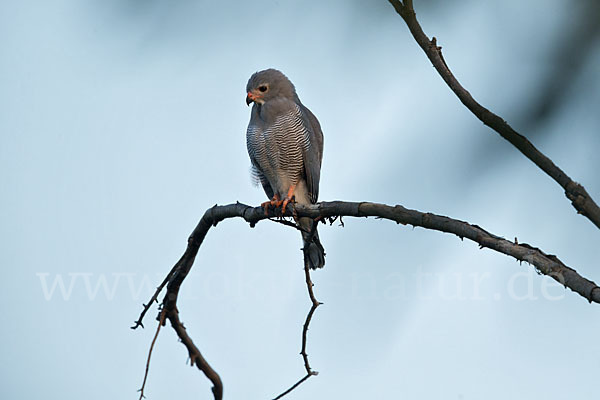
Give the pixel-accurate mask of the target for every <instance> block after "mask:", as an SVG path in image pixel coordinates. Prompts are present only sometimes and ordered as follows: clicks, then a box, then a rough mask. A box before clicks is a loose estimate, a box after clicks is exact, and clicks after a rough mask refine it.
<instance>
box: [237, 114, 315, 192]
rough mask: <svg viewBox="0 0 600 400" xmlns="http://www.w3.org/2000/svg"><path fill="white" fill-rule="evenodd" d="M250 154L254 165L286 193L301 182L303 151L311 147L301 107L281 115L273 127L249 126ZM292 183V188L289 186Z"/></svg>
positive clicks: (270, 181) (247, 133)
mask: <svg viewBox="0 0 600 400" xmlns="http://www.w3.org/2000/svg"><path fill="white" fill-rule="evenodd" d="M246 141H247V146H248V153H250V158H251V159H252V160H253V164H255V165H254V166H255V167H256V168H258V170H259V171H260V172H261V173H262V174H263V175H264V176H265V177H266V178H267V180H268V181H269V183H270V184H271V186H272V187H273V189H274V190H275V192H280V193H281V194H282V195H283V194H284V193H282V192H286V191H287V190H288V189H289V185H295V184H297V183H298V181H299V179H300V178H301V176H302V173H303V169H304V162H303V158H302V150H303V149H305V150H306V149H308V147H309V136H308V131H307V130H306V128H305V127H304V123H303V120H302V115H301V111H300V108H299V107H297V106H296V108H295V109H293V110H290V112H288V113H286V114H283V115H281V116H279V117H278V118H277V119H276V120H275V121H274V122H273V123H272V124H271V125H270V126H267V127H266V128H261V127H259V126H257V125H250V126H248V130H247V132H246ZM285 186H288V187H285Z"/></svg>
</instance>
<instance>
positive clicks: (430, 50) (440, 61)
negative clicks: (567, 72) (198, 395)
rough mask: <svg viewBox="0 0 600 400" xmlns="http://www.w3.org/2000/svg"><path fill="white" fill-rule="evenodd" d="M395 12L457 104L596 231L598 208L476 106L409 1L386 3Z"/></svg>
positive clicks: (493, 116)
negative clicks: (559, 191)
mask: <svg viewBox="0 0 600 400" xmlns="http://www.w3.org/2000/svg"><path fill="white" fill-rule="evenodd" d="M388 1H389V2H390V3H391V5H392V6H393V7H394V9H395V10H396V12H397V13H398V14H400V16H401V17H402V19H403V20H404V22H405V23H406V25H407V26H408V29H409V30H410V33H411V34H412V35H413V37H414V38H415V40H416V42H417V43H418V44H419V46H420V47H421V49H423V51H424V52H425V54H426V55H427V57H428V58H429V61H431V63H432V64H433V66H434V67H435V69H436V70H437V72H438V73H439V74H440V76H441V77H442V79H443V80H444V82H446V84H447V85H448V86H449V87H450V89H451V90H452V91H453V92H454V93H455V94H456V96H457V97H458V98H459V100H460V101H461V102H462V103H463V104H464V105H465V106H466V107H467V108H468V109H469V110H470V111H471V112H472V113H473V114H474V115H475V116H476V117H477V118H478V119H479V120H480V121H481V122H483V123H484V124H485V125H487V126H489V127H490V128H492V129H493V130H495V131H496V132H498V133H499V134H500V136H502V137H503V138H504V139H506V140H507V141H508V142H510V143H511V144H512V145H513V146H515V147H516V148H517V149H518V150H519V151H520V152H521V153H522V154H523V155H524V156H525V157H527V158H529V159H530V160H531V161H533V163H535V165H537V166H538V167H539V168H540V169H541V170H542V171H544V172H545V173H546V174H547V175H548V176H550V177H551V178H552V179H554V181H556V182H557V183H558V184H559V185H560V186H561V187H562V188H563V189H564V191H565V196H566V197H567V198H568V199H569V200H571V204H573V207H575V209H576V210H577V213H578V214H582V215H583V216H585V217H587V218H588V219H589V220H590V221H592V223H593V224H594V225H596V227H598V228H600V207H598V205H597V204H596V202H595V201H594V200H593V199H592V197H591V196H590V195H589V194H588V192H587V191H586V190H585V188H584V187H583V186H582V185H580V184H579V183H577V182H575V181H573V180H572V179H571V178H570V177H569V175H567V174H566V173H565V172H564V171H563V170H562V169H560V168H559V167H558V166H557V165H556V164H554V162H553V161H552V160H551V159H550V158H548V157H547V156H546V155H544V154H543V153H542V152H541V151H539V150H538V149H537V148H536V147H535V146H534V145H533V144H532V143H531V142H530V141H529V140H527V138H526V137H524V136H523V135H521V134H519V133H518V132H517V131H515V130H514V129H513V128H512V127H511V126H510V125H509V124H508V123H507V122H506V121H505V120H504V119H502V118H501V117H499V116H498V115H496V114H494V113H493V112H491V111H490V110H488V109H487V108H485V107H483V106H482V105H481V104H479V103H478V102H477V101H476V100H475V99H474V98H473V96H471V94H470V93H469V92H468V91H467V90H466V89H465V88H464V87H463V86H462V85H461V84H460V83H459V82H458V80H457V79H456V77H455V76H454V74H453V73H452V71H450V69H449V68H448V65H447V64H446V61H445V60H444V57H443V56H442V48H441V47H439V46H438V45H437V41H436V39H435V38H433V39H431V40H430V39H429V37H428V36H427V35H426V34H425V32H423V29H422V28H421V25H420V24H419V22H418V21H417V17H416V14H415V10H414V8H413V5H412V1H410V0H405V1H404V2H401V1H400V0H388Z"/></svg>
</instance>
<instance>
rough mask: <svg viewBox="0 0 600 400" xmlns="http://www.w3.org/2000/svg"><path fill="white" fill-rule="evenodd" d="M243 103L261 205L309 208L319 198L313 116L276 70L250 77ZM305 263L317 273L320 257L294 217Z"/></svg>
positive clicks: (319, 148)
mask: <svg viewBox="0 0 600 400" xmlns="http://www.w3.org/2000/svg"><path fill="white" fill-rule="evenodd" d="M246 93H247V95H246V104H248V105H250V103H254V105H253V106H252V113H251V116H250V123H249V124H248V130H247V131H246V144H247V146H248V154H249V155H250V161H251V163H252V175H253V177H254V178H255V180H256V182H257V183H258V182H260V183H261V184H262V187H263V189H264V190H265V193H266V194H267V196H268V197H269V199H271V200H270V201H268V202H265V203H263V204H262V206H263V207H265V211H266V210H267V209H268V207H269V206H271V207H279V206H282V212H285V208H286V207H287V205H288V203H289V202H290V201H296V202H297V203H299V204H314V203H316V202H317V197H318V195H319V178H320V176H321V160H322V158H323V133H322V132H321V126H320V125H319V121H318V120H317V118H316V117H315V116H314V114H313V113H312V112H311V111H310V110H309V109H308V108H306V107H305V106H304V105H303V104H302V102H300V99H299V98H298V95H297V94H296V89H295V88H294V85H293V84H292V82H290V80H289V79H288V78H287V77H286V76H285V75H284V74H283V73H281V72H280V71H278V70H276V69H266V70H264V71H259V72H256V73H255V74H253V75H252V76H251V77H250V79H249V80H248V84H247V86H246ZM297 222H298V224H299V226H300V228H301V230H302V239H303V242H304V249H305V250H307V254H308V257H307V259H308V260H307V261H308V264H309V266H310V267H311V268H312V269H316V268H322V267H323V265H324V264H325V252H324V250H323V246H322V245H321V242H320V241H319V235H318V234H317V232H316V227H315V231H314V235H312V237H311V235H310V232H311V229H312V225H313V221H312V219H310V218H305V217H304V218H298V219H297Z"/></svg>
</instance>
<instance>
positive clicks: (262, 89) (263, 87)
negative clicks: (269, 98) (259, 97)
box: [258, 85, 267, 92]
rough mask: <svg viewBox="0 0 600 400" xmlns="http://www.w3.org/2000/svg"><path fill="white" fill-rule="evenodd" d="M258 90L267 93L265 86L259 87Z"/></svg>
mask: <svg viewBox="0 0 600 400" xmlns="http://www.w3.org/2000/svg"><path fill="white" fill-rule="evenodd" d="M258 90H260V91H261V92H266V91H267V87H266V86H265V85H262V86H259V87H258Z"/></svg>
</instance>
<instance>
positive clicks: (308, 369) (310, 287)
mask: <svg viewBox="0 0 600 400" xmlns="http://www.w3.org/2000/svg"><path fill="white" fill-rule="evenodd" d="M292 212H293V211H292ZM317 221H318V220H317V219H315V220H314V221H313V224H312V228H311V230H310V234H309V235H308V237H307V239H306V241H305V242H306V244H305V246H304V248H303V249H302V251H303V253H304V278H305V281H306V288H307V290H308V297H309V298H310V302H311V307H310V310H309V311H308V314H307V315H306V320H305V321H304V326H303V327H302V349H301V350H300V355H301V356H302V360H303V361H304V369H305V370H306V375H304V376H303V377H302V378H300V380H298V382H296V383H294V384H293V385H292V386H291V387H290V388H289V389H287V390H286V391H285V392H283V393H281V394H280V395H279V396H277V397H275V398H274V399H273V400H279V399H281V398H283V397H284V396H286V395H287V394H289V393H290V392H292V391H293V390H294V389H296V388H297V387H298V386H300V385H301V384H302V383H304V382H305V381H306V380H307V379H308V378H310V377H311V376H314V375H318V374H319V372H318V371H314V370H313V369H312V368H311V367H310V363H309V362H308V353H307V352H306V341H307V336H308V327H309V326H310V321H312V317H313V314H314V313H315V311H316V310H317V307H319V306H320V305H321V304H323V303H321V302H320V301H318V300H317V298H316V297H315V293H314V291H313V286H314V284H313V283H312V280H311V279H310V267H309V263H308V257H309V255H308V247H309V244H310V242H311V241H312V238H313V237H314V235H315V232H316V231H317V225H318V222H317ZM276 222H278V221H276ZM298 228H299V229H300V227H298Z"/></svg>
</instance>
